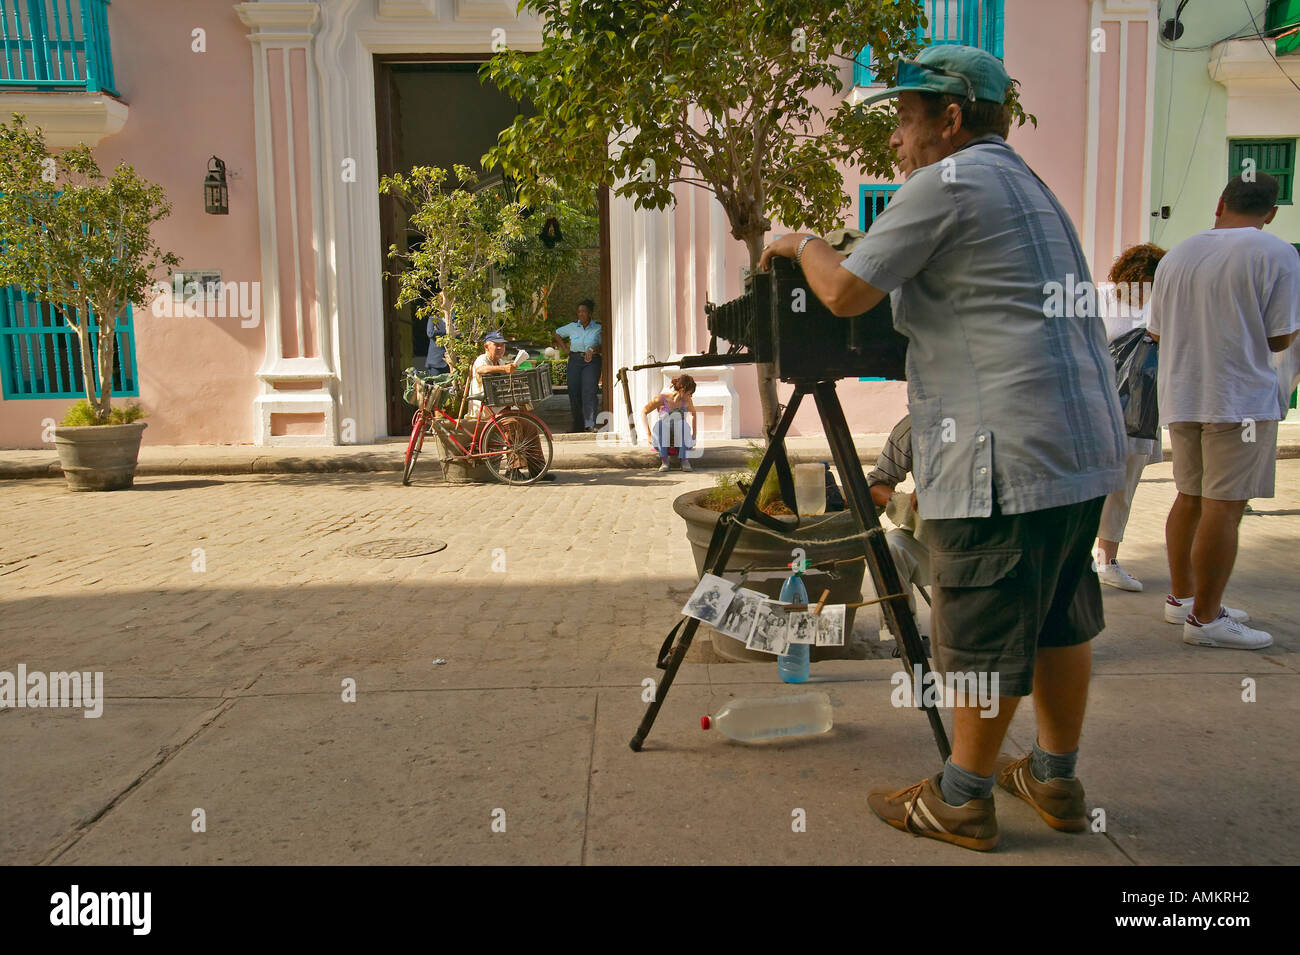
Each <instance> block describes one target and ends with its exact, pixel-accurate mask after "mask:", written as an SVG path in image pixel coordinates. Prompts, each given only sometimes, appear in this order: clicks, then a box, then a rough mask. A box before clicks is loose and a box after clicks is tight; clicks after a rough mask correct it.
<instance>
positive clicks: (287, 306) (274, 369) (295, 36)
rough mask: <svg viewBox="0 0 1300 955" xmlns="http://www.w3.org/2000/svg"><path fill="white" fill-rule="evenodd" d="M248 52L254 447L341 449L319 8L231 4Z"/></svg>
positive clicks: (297, 4) (264, 2)
mask: <svg viewBox="0 0 1300 955" xmlns="http://www.w3.org/2000/svg"><path fill="white" fill-rule="evenodd" d="M235 11H236V13H238V15H239V18H240V19H241V20H242V21H243V22H244V24H246V25H247V26H248V27H250V30H251V32H250V34H249V40H250V42H251V43H252V45H253V119H254V127H255V144H256V150H257V191H258V218H259V223H260V232H261V247H262V316H263V323H262V324H263V328H264V330H265V336H266V352H265V354H264V356H263V359H262V364H261V367H260V368H259V369H258V372H257V377H258V380H259V386H260V387H259V391H260V393H259V394H258V396H257V398H256V399H254V413H255V415H256V421H257V429H256V434H257V443H258V444H262V445H330V444H337V443H338V441H339V421H338V415H337V414H336V410H335V409H336V399H335V388H336V382H337V377H338V376H337V373H336V369H335V366H334V364H333V361H332V356H333V354H334V329H333V326H332V325H331V323H330V322H329V321H327V320H326V312H327V309H326V303H325V299H324V294H323V293H324V290H323V287H322V282H323V278H324V271H325V270H324V264H323V260H322V243H321V241H320V236H321V232H322V229H321V205H322V203H321V163H320V146H319V141H320V137H319V101H318V93H317V85H316V69H315V63H314V61H313V43H314V31H315V25H316V22H317V19H318V17H319V14H320V7H319V6H318V5H317V4H316V3H302V2H292V3H287V2H268V0H260V2H250V3H241V4H237V5H236V6H235Z"/></svg>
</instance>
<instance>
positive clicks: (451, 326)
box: [379, 165, 523, 376]
mask: <svg viewBox="0 0 1300 955" xmlns="http://www.w3.org/2000/svg"><path fill="white" fill-rule="evenodd" d="M453 172H454V174H455V181H454V182H453V181H451V179H450V177H449V176H448V172H447V170H446V169H442V168H440V167H437V166H417V167H415V168H414V169H412V170H411V171H410V173H409V174H407V175H402V174H400V173H399V174H397V175H394V176H385V177H384V178H383V179H382V180H381V181H380V183H379V191H380V192H381V193H383V194H387V195H391V196H393V197H395V198H396V199H398V200H400V201H401V202H402V203H403V205H405V207H406V209H407V212H408V215H409V222H408V228H409V229H411V230H412V231H414V232H415V233H417V234H418V235H419V236H420V241H419V242H418V243H417V244H415V245H414V246H412V247H411V248H407V249H400V248H398V247H397V246H396V245H394V246H392V247H390V248H389V250H388V254H389V257H390V258H393V259H397V260H399V261H401V262H402V263H403V264H404V268H403V269H402V272H401V273H400V275H399V276H398V281H399V292H398V297H397V302H396V307H397V308H402V307H403V306H405V305H408V304H410V303H412V302H418V303H419V307H418V308H417V309H416V315H417V316H419V317H420V318H427V317H428V316H429V315H430V314H432V313H433V312H434V311H435V310H438V311H441V312H442V316H443V321H444V322H445V323H446V327H447V334H446V335H445V336H443V337H441V338H439V340H438V344H440V345H443V346H444V347H445V348H446V349H447V360H448V364H450V365H451V366H452V368H453V369H454V370H455V372H456V373H457V374H459V375H461V376H468V375H469V370H470V366H471V365H472V364H473V362H474V358H475V356H476V355H477V354H478V353H479V352H480V351H481V350H482V342H483V336H484V335H486V334H487V332H488V331H490V330H491V329H493V328H499V327H500V326H501V324H502V322H503V321H504V319H505V317H506V315H505V310H506V306H507V296H506V293H505V289H504V286H494V284H493V271H494V270H495V269H499V268H501V267H502V266H504V265H505V264H506V263H507V262H509V261H510V258H511V253H512V249H514V248H515V246H516V245H517V244H518V243H519V242H521V241H522V239H523V220H522V218H521V213H522V211H523V206H522V205H521V204H520V203H518V202H510V201H507V200H506V198H505V195H504V193H503V192H502V190H501V189H499V188H484V189H476V187H477V186H478V178H477V176H476V175H475V173H474V171H473V170H471V169H470V168H469V167H468V166H462V165H457V166H455V167H454V169H453ZM498 288H499V289H501V291H499V292H498V291H497V289H498Z"/></svg>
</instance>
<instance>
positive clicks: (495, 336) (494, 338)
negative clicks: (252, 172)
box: [483, 328, 506, 345]
mask: <svg viewBox="0 0 1300 955" xmlns="http://www.w3.org/2000/svg"><path fill="white" fill-rule="evenodd" d="M488 342H500V343H501V344H502V345H504V344H505V343H506V336H504V335H502V334H501V332H500V331H498V330H497V329H495V328H494V329H492V331H490V332H488V333H487V334H486V335H484V336H483V344H484V345H486V344H487V343H488Z"/></svg>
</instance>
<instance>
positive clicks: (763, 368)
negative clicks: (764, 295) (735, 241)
mask: <svg viewBox="0 0 1300 955" xmlns="http://www.w3.org/2000/svg"><path fill="white" fill-rule="evenodd" d="M763 235H764V233H762V232H758V233H754V232H751V233H749V234H747V235H746V236H745V248H746V249H748V250H749V271H750V274H751V275H752V274H754V273H756V272H758V260H759V259H760V258H762V256H763ZM754 367H755V368H757V369H758V402H759V406H760V408H761V409H762V413H763V441H764V443H767V441H769V440H770V439H771V436H772V432H773V431H774V430H775V429H776V425H777V422H778V421H780V420H781V405H780V402H779V400H778V398H777V394H776V380H777V379H776V366H775V365H773V364H772V363H771V362H763V363H762V364H758V365H755V366H754Z"/></svg>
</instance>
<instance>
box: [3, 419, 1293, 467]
mask: <svg viewBox="0 0 1300 955" xmlns="http://www.w3.org/2000/svg"><path fill="white" fill-rule="evenodd" d="M888 437H889V435H888V434H877V433H872V434H855V435H854V436H853V440H854V444H855V445H856V447H857V449H858V457H859V458H860V459H861V460H862V461H863V463H864V464H866V465H867V467H871V466H872V465H874V464H875V461H876V457H877V456H878V455H879V454H880V449H881V448H882V447H883V446H884V443H885V439H886V438H888ZM554 438H555V455H554V459H553V463H552V467H553V468H555V469H556V470H559V471H576V470H586V469H593V468H594V469H603V468H616V469H642V468H651V469H653V468H657V467H658V466H659V459H658V458H657V457H656V456H655V453H654V451H653V450H651V449H650V448H649V447H648V446H647V445H646V444H645V443H644V442H642V443H640V444H638V445H632V444H630V443H627V442H621V441H619V439H618V438H617V437H616V436H614V435H596V434H564V433H558V434H555V435H554ZM1164 438H1165V460H1166V461H1168V460H1169V433H1168V432H1167V431H1166V432H1164ZM756 444H761V439H759V438H740V439H736V440H730V441H708V442H702V443H701V446H700V450H701V455H700V457H699V458H698V459H697V460H696V461H695V462H693V463H694V466H695V467H697V468H699V469H702V470H718V469H730V468H740V467H743V466H744V464H745V459H746V457H747V456H748V455H749V454H750V453H751V452H750V448H751V446H753V445H756ZM786 445H787V447H788V448H789V451H790V454H791V455H792V456H793V457H795V458H798V459H802V460H808V461H821V460H826V461H829V460H830V459H831V454H830V449H829V447H828V446H827V444H826V439H825V438H824V437H821V436H812V437H793V438H790V439H788V440H787V441H786ZM405 453H406V439H404V438H392V439H391V440H389V441H386V442H383V443H381V444H355V445H340V446H337V447H323V448H266V447H257V446H254V445H154V446H150V445H146V446H144V447H142V448H141V449H140V464H139V467H138V469H137V470H136V473H137V474H138V475H140V476H142V477H144V476H156V475H199V474H225V475H231V474H317V473H347V474H362V473H366V472H389V471H401V470H402V458H403V455H404V454H405ZM1277 456H1278V458H1279V459H1288V458H1300V421H1297V422H1291V421H1287V422H1283V423H1282V424H1281V425H1279V427H1278V454H1277ZM434 457H435V456H434V455H432V454H429V455H428V458H427V460H428V461H429V462H430V465H429V466H430V467H432V466H433V465H432V463H431V462H432V461H433V460H434ZM674 469H675V466H674ZM62 474H63V471H62V469H61V468H60V467H59V457H58V453H57V452H56V451H55V450H54V449H53V448H52V447H51V448H46V449H41V450H9V451H4V450H0V479H16V478H41V477H59V476H61V475H62Z"/></svg>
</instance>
